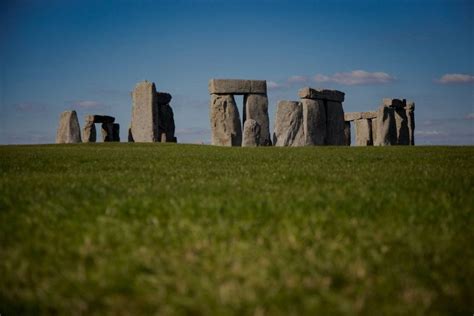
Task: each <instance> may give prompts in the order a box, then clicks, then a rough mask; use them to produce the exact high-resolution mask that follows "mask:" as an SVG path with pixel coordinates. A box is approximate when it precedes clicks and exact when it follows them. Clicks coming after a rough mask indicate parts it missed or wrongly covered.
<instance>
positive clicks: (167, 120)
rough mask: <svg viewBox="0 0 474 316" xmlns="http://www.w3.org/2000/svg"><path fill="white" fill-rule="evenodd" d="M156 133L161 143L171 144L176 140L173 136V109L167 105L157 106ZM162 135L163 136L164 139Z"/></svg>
mask: <svg viewBox="0 0 474 316" xmlns="http://www.w3.org/2000/svg"><path fill="white" fill-rule="evenodd" d="M162 94H163V93H162ZM158 133H159V135H160V141H161V142H162V143H163V142H173V140H174V139H176V137H175V136H174V133H175V125H174V114H173V109H172V108H171V106H170V105H169V104H160V105H159V106H158ZM163 134H164V135H165V136H164V137H163ZM174 142H176V141H174Z"/></svg>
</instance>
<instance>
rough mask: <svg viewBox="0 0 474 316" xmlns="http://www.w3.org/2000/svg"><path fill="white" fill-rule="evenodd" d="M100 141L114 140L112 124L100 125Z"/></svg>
mask: <svg viewBox="0 0 474 316" xmlns="http://www.w3.org/2000/svg"><path fill="white" fill-rule="evenodd" d="M101 132H102V141H104V142H112V141H113V140H114V123H102V125H101Z"/></svg>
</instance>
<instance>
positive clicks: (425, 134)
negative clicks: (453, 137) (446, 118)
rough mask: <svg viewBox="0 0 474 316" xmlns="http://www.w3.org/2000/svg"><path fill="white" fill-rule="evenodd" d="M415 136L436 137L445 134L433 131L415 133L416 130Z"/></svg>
mask: <svg viewBox="0 0 474 316" xmlns="http://www.w3.org/2000/svg"><path fill="white" fill-rule="evenodd" d="M415 135H417V136H437V135H445V133H444V132H441V131H435V130H431V131H417V130H415Z"/></svg>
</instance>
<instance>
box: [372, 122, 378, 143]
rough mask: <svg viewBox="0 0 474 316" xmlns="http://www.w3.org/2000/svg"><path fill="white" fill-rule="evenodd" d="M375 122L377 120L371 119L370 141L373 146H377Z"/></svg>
mask: <svg viewBox="0 0 474 316" xmlns="http://www.w3.org/2000/svg"><path fill="white" fill-rule="evenodd" d="M377 121H378V120H377V118H376V117H375V118H373V119H372V122H371V123H372V141H373V143H374V145H376V144H377V124H378V123H377Z"/></svg>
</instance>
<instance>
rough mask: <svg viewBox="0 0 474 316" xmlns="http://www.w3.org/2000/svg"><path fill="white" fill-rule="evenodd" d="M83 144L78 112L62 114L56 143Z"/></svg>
mask: <svg viewBox="0 0 474 316" xmlns="http://www.w3.org/2000/svg"><path fill="white" fill-rule="evenodd" d="M80 142H81V127H80V126H79V120H78V119H77V113H76V111H65V112H63V113H61V118H60V119H59V126H58V130H57V132H56V143H58V144H70V143H80Z"/></svg>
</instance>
